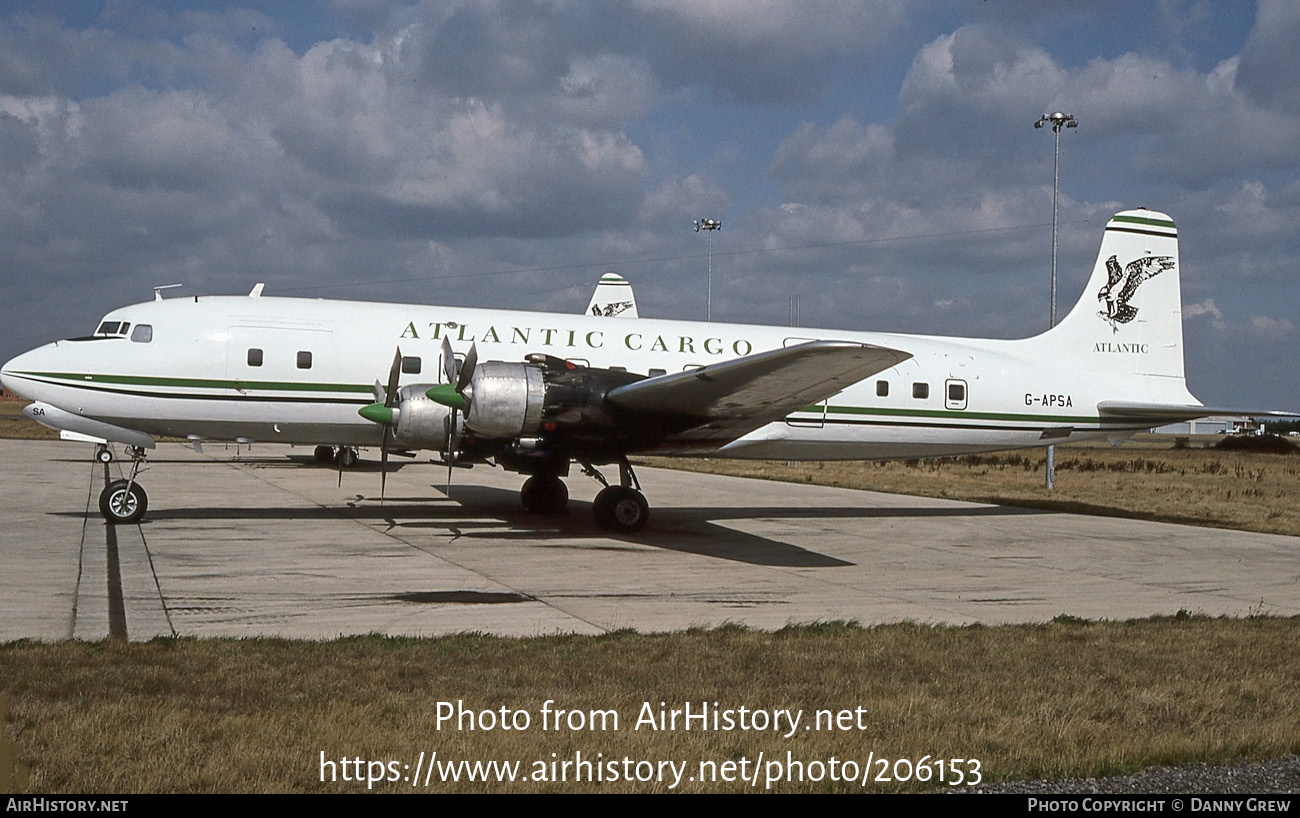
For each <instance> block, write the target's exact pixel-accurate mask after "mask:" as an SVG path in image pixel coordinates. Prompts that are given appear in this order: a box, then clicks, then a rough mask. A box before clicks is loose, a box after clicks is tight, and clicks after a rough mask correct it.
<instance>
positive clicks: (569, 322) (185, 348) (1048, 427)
mask: <svg viewBox="0 0 1300 818" xmlns="http://www.w3.org/2000/svg"><path fill="white" fill-rule="evenodd" d="M112 324H118V325H119V326H120V325H123V324H125V325H128V328H127V329H125V330H124V331H123V332H121V333H114V334H97V335H94V336H88V337H87V338H85V339H73V340H65V341H59V342H57V343H54V344H49V345H46V346H44V347H41V348H38V349H36V350H33V351H31V352H29V353H27V354H25V355H23V356H20V357H19V358H16V359H14V360H13V361H11V362H10V363H9V364H8V365H7V367H6V370H5V372H6V375H5V377H6V383H7V384H9V382H10V381H12V386H11V388H13V389H14V390H15V391H17V392H19V393H20V394H23V395H25V396H27V397H30V398H32V399H34V400H37V401H39V402H41V403H43V404H48V405H50V406H53V407H58V408H59V409H62V410H64V411H66V412H70V413H74V414H77V415H80V416H84V417H91V418H94V419H96V420H99V421H102V422H105V423H109V424H113V425H115V426H121V427H124V428H128V429H134V430H138V431H141V432H145V433H147V434H150V435H166V436H176V437H181V438H186V437H188V438H191V439H214V440H234V439H245V440H256V441H266V442H282V443H294V444H308V443H320V442H330V443H334V444H341V445H359V446H373V445H378V444H379V443H380V440H381V437H382V430H381V428H380V427H378V426H376V425H375V424H373V423H370V422H368V421H366V420H365V419H363V418H361V417H360V416H358V414H357V410H358V408H359V407H360V406H363V405H365V404H367V403H370V402H371V400H372V399H373V388H374V387H373V384H374V382H375V380H376V379H379V380H382V379H383V378H384V376H385V374H386V373H387V371H388V365H389V361H391V359H392V357H393V352H394V349H395V348H400V349H401V352H402V355H403V357H404V359H405V363H404V367H403V368H404V370H406V371H404V372H403V374H402V376H401V384H402V385H407V384H426V385H433V384H436V383H438V382H439V380H440V379H441V378H440V376H439V374H438V373H440V372H441V371H442V364H441V344H442V342H443V339H444V338H446V339H450V341H451V342H452V346H453V347H454V349H455V351H456V353H457V354H458V355H461V354H463V353H464V352H465V351H466V350H467V349H468V348H469V346H470V345H471V344H476V345H477V346H478V349H479V355H480V357H481V358H482V359H485V360H503V361H512V360H514V361H517V360H522V359H523V358H524V357H525V356H526V355H527V354H530V353H545V354H548V355H553V356H555V357H558V358H563V359H567V360H570V361H574V362H576V363H579V364H581V365H585V366H591V367H596V368H620V367H621V368H624V369H626V370H627V371H629V372H633V373H637V374H640V375H656V374H663V373H671V372H680V371H683V370H688V369H694V368H697V367H701V366H706V365H709V364H714V363H718V362H721V361H725V360H730V359H734V358H741V357H745V356H747V355H751V354H754V353H758V352H763V351H766V350H772V349H781V348H782V347H788V346H792V345H795V344H799V343H803V342H806V341H809V340H814V339H822V340H825V339H831V340H840V341H853V342H859V343H864V344H872V345H878V346H885V347H897V348H903V349H906V350H907V351H908V352H910V353H911V354H912V357H911V358H910V359H908V360H906V361H904V362H902V363H900V364H898V365H897V366H895V367H892V368H890V369H888V370H886V371H884V372H881V373H879V374H878V375H876V376H873V377H871V378H869V379H867V380H864V381H862V382H859V383H857V384H855V385H854V386H852V387H850V388H848V389H845V390H843V391H842V392H840V393H839V394H837V395H834V396H832V397H831V398H830V399H829V400H827V401H824V402H822V403H819V404H817V405H814V406H809V407H806V409H805V410H804V411H799V412H794V413H792V414H790V415H789V416H788V417H787V418H786V419H785V420H784V421H781V422H776V423H770V424H768V425H766V426H764V427H762V428H760V429H758V430H756V431H754V432H751V433H749V434H747V435H745V436H743V437H741V438H739V439H737V440H735V441H733V442H731V443H729V444H727V445H725V446H723V447H722V448H721V449H720V450H717V451H716V454H717V455H719V456H730V457H746V458H800V459H872V458H900V457H903V458H906V457H920V456H928V455H943V454H958V453H963V452H978V451H988V450H995V449H1006V448H1015V447H1028V446H1039V445H1046V443H1052V442H1064V441H1066V440H1072V439H1080V438H1084V437H1097V436H1106V435H1111V436H1114V435H1122V434H1126V433H1128V432H1131V431H1132V430H1133V429H1135V428H1142V427H1141V425H1140V424H1138V425H1134V424H1133V423H1132V422H1129V423H1121V422H1119V421H1116V420H1114V419H1107V418H1103V417H1101V416H1099V414H1098V412H1097V410H1096V405H1097V402H1098V401H1099V400H1101V399H1102V398H1103V397H1105V396H1106V395H1107V394H1114V392H1115V389H1114V388H1113V387H1114V385H1113V384H1112V383H1111V380H1112V379H1111V378H1109V377H1107V376H1106V374H1105V373H1104V372H1102V371H1097V372H1089V373H1087V377H1081V375H1080V372H1079V369H1078V367H1077V366H1076V365H1061V364H1059V363H1054V362H1053V361H1051V360H1045V359H1044V358H1043V357H1042V356H1041V355H1036V354H1034V350H1035V349H1041V346H1040V345H1035V344H1034V343H1033V339H1029V340H1026V341H1003V340H990V339H963V338H941V337H929V336H920V335H903V334H890V333H867V332H851V331H845V330H825V329H807V328H800V327H789V328H786V327H765V326H755V325H748V324H722V323H700V322H687V321H664V320H651V319H637V320H634V321H629V320H627V319H617V320H616V319H611V318H605V317H598V316H580V315H567V314H552V313H533V312H513V311H499V310H482V309H471V308H466V307H440V306H419V305H406V304H384V303H371V302H351V301H328V300H311V299H292V298H270V297H266V298H262V297H235V296H210V297H209V296H204V297H198V298H173V299H167V300H164V301H151V302H146V303H142V304H136V305H133V306H129V307H123V308H121V309H117V310H114V311H112V312H110V313H109V314H108V315H106V316H105V317H104V323H103V324H101V328H102V327H103V326H105V325H112ZM141 326H144V327H148V328H149V329H148V331H147V332H145V333H140V332H139V330H138V329H137V328H139V327H141ZM133 333H136V336H135V337H134V338H133ZM146 336H147V340H143V339H144V338H145V337H146ZM1094 346H1095V347H1096V348H1095V349H1093V350H1092V351H1091V353H1090V354H1091V355H1093V356H1095V357H1096V358H1097V362H1098V369H1099V370H1101V369H1102V368H1103V367H1102V365H1103V364H1105V363H1108V362H1109V360H1110V359H1112V358H1114V357H1123V356H1130V357H1140V356H1141V355H1142V354H1143V352H1142V350H1141V349H1140V348H1134V349H1126V348H1121V347H1120V346H1118V345H1117V346H1115V347H1114V348H1108V347H1104V346H1102V345H1094ZM411 370H416V371H411ZM1139 397H1141V396H1139ZM663 450H664V451H678V452H680V453H686V454H704V453H709V452H708V451H691V450H688V449H686V450H684V449H682V447H680V446H678V447H672V446H669V447H665V448H664V449H663Z"/></svg>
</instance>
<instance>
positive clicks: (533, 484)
mask: <svg viewBox="0 0 1300 818" xmlns="http://www.w3.org/2000/svg"><path fill="white" fill-rule="evenodd" d="M519 500H520V502H522V503H523V504H524V511H526V512H527V513H529V514H563V513H564V512H566V511H568V510H569V487H568V486H566V485H564V481H563V480H561V479H560V478H558V477H551V476H546V475H540V474H535V475H533V476H532V477H530V478H528V479H527V480H525V481H524V487H523V488H522V489H520V490H519Z"/></svg>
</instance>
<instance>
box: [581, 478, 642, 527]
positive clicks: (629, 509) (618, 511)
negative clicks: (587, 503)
mask: <svg viewBox="0 0 1300 818" xmlns="http://www.w3.org/2000/svg"><path fill="white" fill-rule="evenodd" d="M591 510H592V513H593V514H595V516H596V524H597V525H599V526H600V527H601V528H603V529H605V530H606V531H617V532H619V533H622V534H631V533H632V532H634V531H640V530H641V529H643V528H645V524H646V522H648V521H649V520H650V504H649V503H647V502H646V499H645V496H644V495H643V494H641V492H639V491H637V490H636V489H634V488H631V487H629V486H610V487H608V488H605V489H602V490H601V492H600V493H599V494H597V495H596V499H595V500H594V501H593V502H592V504H591Z"/></svg>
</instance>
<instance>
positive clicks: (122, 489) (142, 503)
mask: <svg viewBox="0 0 1300 818" xmlns="http://www.w3.org/2000/svg"><path fill="white" fill-rule="evenodd" d="M127 451H128V452H129V453H130V455H131V475H130V476H129V477H127V479H125V480H114V481H113V482H111V483H109V484H108V485H107V486H105V487H104V490H103V491H102V492H100V493H99V513H100V514H102V515H104V519H105V520H107V521H108V522H110V523H113V524H122V525H128V524H130V523H138V522H139V521H140V518H141V517H143V516H144V513H145V511H146V510H147V509H148V508H149V495H147V494H145V492H144V488H142V487H141V486H140V484H139V483H137V482H135V478H136V476H137V475H138V474H139V473H140V472H141V471H143V470H144V469H146V468H148V464H147V463H146V462H145V453H144V449H142V448H140V447H139V446H130V447H128V448H127ZM105 462H107V461H105Z"/></svg>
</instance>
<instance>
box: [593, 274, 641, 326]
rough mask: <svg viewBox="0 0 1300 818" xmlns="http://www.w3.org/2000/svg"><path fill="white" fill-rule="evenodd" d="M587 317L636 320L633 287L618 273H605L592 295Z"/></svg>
mask: <svg viewBox="0 0 1300 818" xmlns="http://www.w3.org/2000/svg"><path fill="white" fill-rule="evenodd" d="M587 315H605V316H612V315H618V316H621V317H623V318H636V317H637V314H636V296H634V295H632V285H631V284H630V283H628V280H627V279H626V278H623V276H621V275H619V274H618V273H605V274H604V275H603V276H601V277H600V283H599V284H597V285H596V291H595V292H594V293H592V294H591V303H590V304H588V305H587Z"/></svg>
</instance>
